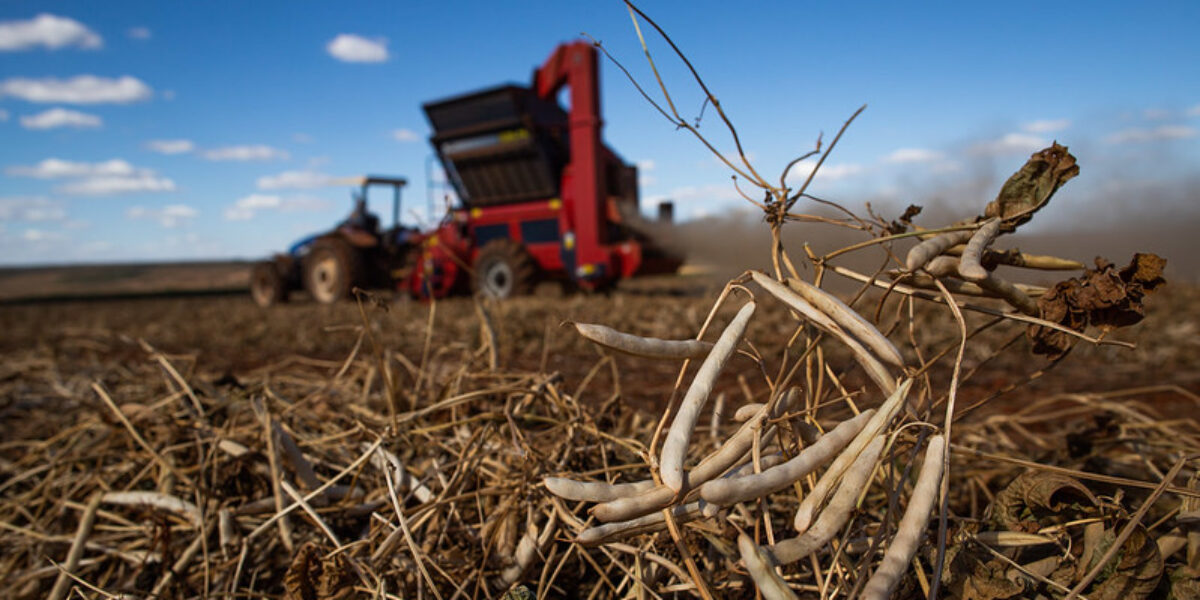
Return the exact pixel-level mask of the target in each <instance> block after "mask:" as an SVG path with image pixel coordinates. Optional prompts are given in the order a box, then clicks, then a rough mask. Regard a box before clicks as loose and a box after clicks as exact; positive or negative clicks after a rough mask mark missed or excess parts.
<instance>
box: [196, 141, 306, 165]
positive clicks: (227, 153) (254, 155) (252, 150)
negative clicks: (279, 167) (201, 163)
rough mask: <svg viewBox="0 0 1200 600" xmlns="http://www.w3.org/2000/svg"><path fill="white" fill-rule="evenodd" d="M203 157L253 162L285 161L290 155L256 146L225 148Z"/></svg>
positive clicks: (260, 145) (276, 149)
mask: <svg viewBox="0 0 1200 600" xmlns="http://www.w3.org/2000/svg"><path fill="white" fill-rule="evenodd" d="M203 156H204V158H207V159H208V160H236V161H251V160H274V159H285V158H287V157H288V153H287V152H286V151H283V150H280V149H278V148H272V147H270V146H264V145H262V144H256V145H252V146H226V147H224V148H214V149H212V150H206V151H205V152H204V154H203Z"/></svg>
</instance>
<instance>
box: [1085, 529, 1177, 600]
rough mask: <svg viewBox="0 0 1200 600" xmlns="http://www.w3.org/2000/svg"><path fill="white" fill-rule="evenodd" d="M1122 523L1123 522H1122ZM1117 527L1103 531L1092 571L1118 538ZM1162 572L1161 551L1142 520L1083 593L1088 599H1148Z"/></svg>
mask: <svg viewBox="0 0 1200 600" xmlns="http://www.w3.org/2000/svg"><path fill="white" fill-rule="evenodd" d="M1122 525H1123V524H1122ZM1117 531H1118V528H1115V527H1114V528H1113V529H1107V530H1105V531H1104V536H1103V537H1102V539H1101V541H1100V544H1099V546H1097V548H1096V552H1095V553H1094V554H1093V556H1092V560H1091V561H1089V562H1090V563H1091V564H1086V565H1081V566H1086V567H1087V568H1088V569H1089V570H1090V569H1092V568H1095V566H1096V565H1097V564H1098V563H1099V560H1100V558H1101V557H1102V556H1103V554H1104V553H1105V552H1106V551H1107V550H1108V549H1109V548H1111V547H1112V544H1113V542H1115V541H1116V537H1117ZM1162 573H1163V559H1162V556H1160V555H1159V553H1158V545H1157V544H1155V543H1154V540H1153V539H1151V538H1150V536H1149V535H1148V534H1147V533H1146V529H1145V528H1144V527H1142V525H1141V524H1140V523H1139V524H1137V525H1135V526H1134V531H1133V534H1132V535H1130V536H1129V539H1127V540H1125V544H1124V545H1123V546H1122V547H1121V550H1120V551H1119V552H1117V555H1116V558H1114V559H1113V561H1112V562H1110V563H1109V564H1108V565H1106V566H1105V567H1104V569H1103V570H1102V571H1101V575H1100V576H1099V577H1098V578H1097V579H1096V580H1095V582H1094V583H1092V585H1091V587H1090V588H1089V589H1088V590H1087V591H1085V592H1084V595H1086V596H1087V597H1088V598H1095V599H1096V600H1142V599H1143V598H1147V597H1149V596H1150V594H1151V593H1152V592H1153V591H1154V589H1155V588H1156V587H1158V580H1159V578H1160V577H1162Z"/></svg>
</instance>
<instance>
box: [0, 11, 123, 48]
mask: <svg viewBox="0 0 1200 600" xmlns="http://www.w3.org/2000/svg"><path fill="white" fill-rule="evenodd" d="M103 45H104V40H103V39H101V38H100V36H99V35H97V34H96V32H94V31H92V30H91V29H88V28H87V26H86V25H84V24H83V23H80V22H79V21H76V20H75V19H71V18H67V17H59V16H56V15H51V14H45V13H43V14H40V15H38V16H36V17H34V18H32V19H30V20H28V21H2V22H0V51H10V52H11V51H14V50H29V49H31V48H36V47H38V46H41V47H44V48H47V49H49V50H58V49H59V48H65V47H67V46H75V47H78V48H89V49H91V48H99V47H101V46H103Z"/></svg>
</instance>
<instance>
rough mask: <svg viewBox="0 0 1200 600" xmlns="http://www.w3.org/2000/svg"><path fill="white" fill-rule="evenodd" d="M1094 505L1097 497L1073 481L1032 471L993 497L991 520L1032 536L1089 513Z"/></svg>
mask: <svg viewBox="0 0 1200 600" xmlns="http://www.w3.org/2000/svg"><path fill="white" fill-rule="evenodd" d="M1095 506H1096V497H1095V496H1093V495H1092V492H1091V491H1089V490H1088V489H1087V488H1086V487H1084V485H1083V484H1082V483H1079V482H1078V481H1076V480H1075V479H1073V478H1071V477H1067V476H1066V475H1059V474H1057V473H1046V472H1043V471H1032V470H1031V471H1026V472H1024V473H1022V474H1021V475H1020V476H1019V477H1017V478H1016V479H1014V480H1013V482H1012V483H1010V484H1008V487H1005V488H1004V489H1003V490H1001V491H1000V493H999V494H996V499H995V501H993V503H992V515H991V518H992V520H993V521H994V522H995V523H996V524H997V525H998V526H999V527H1000V528H1003V529H1007V530H1009V531H1023V532H1026V533H1032V532H1035V531H1037V530H1039V529H1041V528H1043V527H1046V526H1048V525H1054V524H1057V523H1060V522H1063V521H1066V520H1069V519H1072V518H1075V517H1076V516H1079V515H1081V514H1083V513H1090V512H1092V509H1093V508H1094V507H1095Z"/></svg>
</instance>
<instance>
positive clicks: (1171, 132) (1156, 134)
mask: <svg viewBox="0 0 1200 600" xmlns="http://www.w3.org/2000/svg"><path fill="white" fill-rule="evenodd" d="M1198 134H1200V130H1197V129H1196V128H1195V127H1189V126H1187V125H1163V126H1161V127H1155V128H1153V129H1142V128H1138V127H1134V128H1131V129H1124V130H1121V131H1118V132H1116V133H1114V134H1112V135H1110V136H1108V137H1107V138H1105V141H1107V142H1108V143H1110V144H1128V143H1139V142H1157V141H1162V140H1183V139H1189V138H1194V137H1196V136H1197V135H1198Z"/></svg>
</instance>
